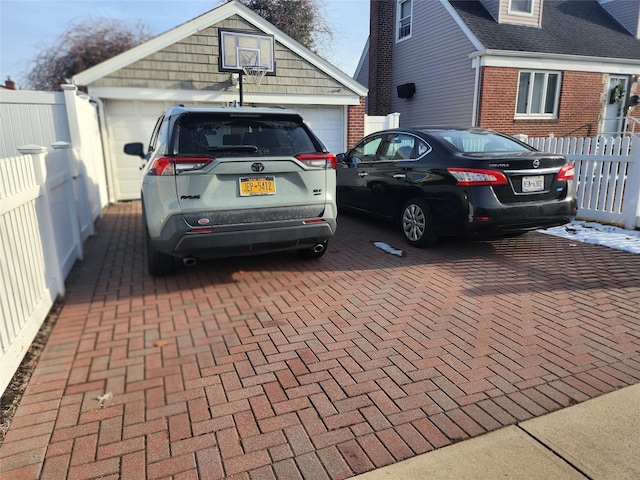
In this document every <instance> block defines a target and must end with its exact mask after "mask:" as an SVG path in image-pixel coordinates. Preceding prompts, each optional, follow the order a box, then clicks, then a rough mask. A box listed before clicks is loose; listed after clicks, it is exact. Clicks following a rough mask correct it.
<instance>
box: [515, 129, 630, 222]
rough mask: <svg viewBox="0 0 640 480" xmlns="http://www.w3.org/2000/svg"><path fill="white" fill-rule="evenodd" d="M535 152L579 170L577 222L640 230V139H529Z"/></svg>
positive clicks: (577, 172) (577, 179) (577, 178)
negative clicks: (559, 157) (555, 157)
mask: <svg viewBox="0 0 640 480" xmlns="http://www.w3.org/2000/svg"><path fill="white" fill-rule="evenodd" d="M526 141H527V143H529V145H531V146H533V147H534V148H536V149H538V150H540V151H543V152H549V153H558V154H562V155H564V156H566V157H567V158H568V159H569V160H571V161H573V162H574V164H575V168H576V182H577V190H578V191H577V193H578V218H579V219H581V220H589V221H596V222H602V223H607V224H612V225H618V226H620V227H624V228H626V229H629V230H633V229H635V228H639V227H640V137H620V136H618V137H596V138H550V137H547V138H529V139H527V140H526Z"/></svg>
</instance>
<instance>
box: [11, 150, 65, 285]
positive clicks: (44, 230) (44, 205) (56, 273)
mask: <svg viewBox="0 0 640 480" xmlns="http://www.w3.org/2000/svg"><path fill="white" fill-rule="evenodd" d="M18 151H19V152H20V153H21V154H23V155H31V158H32V161H33V169H34V172H35V175H36V182H37V184H38V185H39V186H40V196H39V197H38V199H37V200H36V207H37V212H38V217H39V219H38V224H39V225H40V228H41V231H40V235H41V238H42V240H43V241H42V249H43V252H44V258H45V265H46V270H47V273H48V275H49V276H50V278H51V279H52V280H53V288H54V291H55V293H56V294H57V295H60V296H63V295H64V293H65V287H64V273H63V271H62V265H61V263H60V258H58V247H57V240H56V234H55V231H54V229H53V221H52V215H51V206H50V205H51V202H50V198H49V187H48V185H47V164H46V162H45V155H46V152H47V148H46V147H43V146H41V145H25V146H24V147H20V148H18ZM47 280H49V279H47ZM46 284H47V286H48V285H49V281H47V282H46Z"/></svg>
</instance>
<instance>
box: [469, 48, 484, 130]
mask: <svg viewBox="0 0 640 480" xmlns="http://www.w3.org/2000/svg"><path fill="white" fill-rule="evenodd" d="M480 64H481V62H480V57H475V58H474V59H473V60H471V68H475V70H476V73H475V80H474V85H473V112H472V114H471V115H472V117H471V126H472V127H477V126H478V104H479V102H480V69H481V68H482V67H481V66H480Z"/></svg>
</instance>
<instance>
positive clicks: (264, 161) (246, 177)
mask: <svg viewBox="0 0 640 480" xmlns="http://www.w3.org/2000/svg"><path fill="white" fill-rule="evenodd" d="M170 148H171V149H172V151H173V152H175V156H174V157H173V162H174V168H175V173H176V175H175V177H174V178H175V181H176V195H177V201H178V204H179V205H180V209H181V211H182V212H183V215H184V217H185V220H186V221H187V223H189V224H190V225H191V226H192V227H196V228H198V227H202V228H208V227H212V226H215V225H233V224H247V223H261V222H279V221H286V220H293V219H308V218H316V217H321V216H322V215H323V212H324V208H325V202H326V199H327V193H328V191H329V190H328V189H329V188H330V186H331V185H329V184H328V181H329V171H330V170H331V169H334V168H335V156H333V155H331V154H328V153H326V152H325V151H324V147H323V146H322V144H321V143H320V142H319V140H317V139H316V138H315V137H314V136H313V134H312V133H311V132H310V130H309V129H308V128H307V127H306V125H305V124H304V122H303V121H302V118H301V117H299V116H296V115H291V114H287V115H282V114H277V113H276V114H260V113H256V114H253V113H240V112H238V113H234V112H230V113H228V114H227V113H224V114H220V113H218V114H210V113H208V114H200V113H188V114H184V115H182V116H181V117H180V118H179V119H178V120H177V122H176V126H175V132H174V135H173V145H172V146H170Z"/></svg>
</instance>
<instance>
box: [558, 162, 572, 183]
mask: <svg viewBox="0 0 640 480" xmlns="http://www.w3.org/2000/svg"><path fill="white" fill-rule="evenodd" d="M575 175H576V168H575V167H574V166H573V165H571V164H570V163H568V164H566V165H565V166H563V167H562V168H561V169H560V171H559V172H558V180H565V181H566V180H573V177H575Z"/></svg>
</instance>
